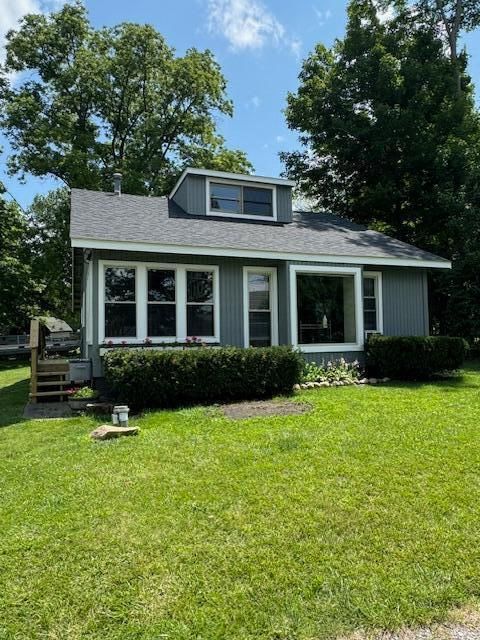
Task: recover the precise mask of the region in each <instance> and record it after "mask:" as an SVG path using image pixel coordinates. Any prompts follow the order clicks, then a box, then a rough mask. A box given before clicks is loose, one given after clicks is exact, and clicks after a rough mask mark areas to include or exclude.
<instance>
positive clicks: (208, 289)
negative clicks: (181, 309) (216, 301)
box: [187, 271, 213, 303]
mask: <svg viewBox="0 0 480 640" xmlns="http://www.w3.org/2000/svg"><path fill="white" fill-rule="evenodd" d="M187 302H209V303H212V302H213V272H212V271H187Z"/></svg>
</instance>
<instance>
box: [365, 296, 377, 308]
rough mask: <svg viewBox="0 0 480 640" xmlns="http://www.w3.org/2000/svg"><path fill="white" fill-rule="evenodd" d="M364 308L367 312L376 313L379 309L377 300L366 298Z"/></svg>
mask: <svg viewBox="0 0 480 640" xmlns="http://www.w3.org/2000/svg"><path fill="white" fill-rule="evenodd" d="M363 308H364V309H366V310H367V311H375V310H376V308H377V306H376V301H375V298H364V299H363Z"/></svg>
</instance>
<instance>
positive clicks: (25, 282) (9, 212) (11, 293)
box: [0, 195, 44, 333]
mask: <svg viewBox="0 0 480 640" xmlns="http://www.w3.org/2000/svg"><path fill="white" fill-rule="evenodd" d="M32 239H33V238H32V232H31V228H30V226H29V224H28V218H27V217H26V216H25V215H24V214H23V212H22V211H21V210H20V208H19V207H18V205H17V204H16V203H14V202H6V201H5V200H4V199H3V198H2V197H1V195H0V292H1V293H0V332H7V333H9V332H17V331H18V332H19V333H22V332H23V331H25V330H26V329H27V328H28V325H29V319H30V317H31V316H32V315H35V314H36V313H38V312H39V309H40V307H39V296H40V294H41V293H42V291H43V288H44V287H43V285H42V283H41V282H40V281H39V280H38V279H37V277H36V274H35V272H34V269H33V266H32Z"/></svg>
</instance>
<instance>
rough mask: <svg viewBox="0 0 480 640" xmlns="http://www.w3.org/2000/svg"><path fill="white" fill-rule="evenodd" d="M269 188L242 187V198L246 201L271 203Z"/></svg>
mask: <svg viewBox="0 0 480 640" xmlns="http://www.w3.org/2000/svg"><path fill="white" fill-rule="evenodd" d="M272 193H273V191H272V190H271V189H259V188H258V187H243V199H244V201H248V202H263V203H264V204H272Z"/></svg>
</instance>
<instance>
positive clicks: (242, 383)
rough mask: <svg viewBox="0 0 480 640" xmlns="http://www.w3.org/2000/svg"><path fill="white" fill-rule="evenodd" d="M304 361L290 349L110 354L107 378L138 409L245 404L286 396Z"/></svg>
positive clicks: (116, 393)
mask: <svg viewBox="0 0 480 640" xmlns="http://www.w3.org/2000/svg"><path fill="white" fill-rule="evenodd" d="M303 366H304V361H303V358H302V357H301V356H300V355H299V354H298V353H297V352H295V351H294V350H292V349H291V348H290V347H265V348H255V349H253V348H250V349H239V348H235V347H226V348H221V349H211V348H202V349H186V350H182V351H175V350H171V351H153V350H130V349H114V350H112V351H110V352H108V353H107V354H106V355H105V377H106V380H107V383H108V385H109V388H110V390H111V391H112V393H113V394H114V396H115V397H116V398H117V399H119V400H121V401H122V402H127V403H128V404H130V405H131V406H133V407H136V408H146V407H151V408H153V407H178V406H182V405H188V404H195V403H208V402H215V401H222V402H224V401H233V400H247V399H253V398H266V397H272V396H274V395H277V394H283V393H290V392H291V391H292V387H293V385H294V384H296V383H298V382H299V381H300V378H301V374H302V370H303Z"/></svg>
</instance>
